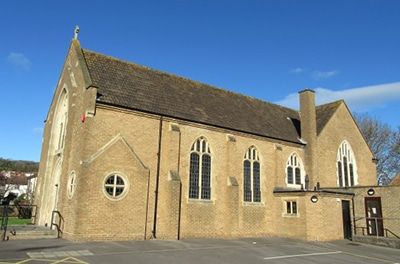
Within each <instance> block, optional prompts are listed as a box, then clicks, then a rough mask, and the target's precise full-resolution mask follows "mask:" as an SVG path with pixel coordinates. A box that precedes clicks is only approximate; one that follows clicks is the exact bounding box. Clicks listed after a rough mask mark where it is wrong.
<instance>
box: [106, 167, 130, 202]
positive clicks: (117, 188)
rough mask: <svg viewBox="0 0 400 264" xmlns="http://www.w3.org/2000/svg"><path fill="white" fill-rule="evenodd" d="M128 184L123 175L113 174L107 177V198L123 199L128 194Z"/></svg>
mask: <svg viewBox="0 0 400 264" xmlns="http://www.w3.org/2000/svg"><path fill="white" fill-rule="evenodd" d="M127 189H128V184H127V181H126V180H125V179H124V177H123V176H122V175H121V174H117V173H113V174H111V175H109V176H107V177H106V179H105V182H104V191H105V193H106V195H107V197H109V198H112V199H121V198H123V197H124V196H125V194H126V193H127Z"/></svg>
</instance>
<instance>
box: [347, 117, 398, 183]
mask: <svg viewBox="0 0 400 264" xmlns="http://www.w3.org/2000/svg"><path fill="white" fill-rule="evenodd" d="M353 116H354V118H355V120H356V122H357V124H358V126H359V128H360V130H361V133H362V134H363V136H364V138H365V140H366V141H367V144H368V145H369V147H370V148H371V151H372V152H373V154H374V156H375V158H376V159H377V160H378V161H377V164H376V170H377V177H378V184H379V185H386V184H389V183H390V181H391V180H392V179H393V177H395V176H396V175H397V174H398V173H399V172H400V127H398V129H397V131H396V130H395V129H393V128H392V127H391V126H390V125H389V124H387V123H383V122H382V121H381V120H380V119H378V118H374V117H371V116H370V115H369V114H368V113H365V114H354V115H353Z"/></svg>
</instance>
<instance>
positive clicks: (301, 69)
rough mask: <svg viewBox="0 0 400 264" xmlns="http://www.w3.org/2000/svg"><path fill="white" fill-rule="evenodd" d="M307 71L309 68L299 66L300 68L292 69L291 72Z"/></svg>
mask: <svg viewBox="0 0 400 264" xmlns="http://www.w3.org/2000/svg"><path fill="white" fill-rule="evenodd" d="M306 71H307V69H305V68H300V67H298V68H295V69H292V70H290V73H293V74H300V73H303V72H306Z"/></svg>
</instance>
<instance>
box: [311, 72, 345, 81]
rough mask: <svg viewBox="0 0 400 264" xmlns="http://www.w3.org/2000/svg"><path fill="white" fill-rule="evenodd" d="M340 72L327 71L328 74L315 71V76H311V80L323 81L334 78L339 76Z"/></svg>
mask: <svg viewBox="0 0 400 264" xmlns="http://www.w3.org/2000/svg"><path fill="white" fill-rule="evenodd" d="M338 74H339V71H336V70H333V71H326V72H322V71H314V72H313V74H312V75H311V78H312V79H314V80H316V81H317V80H321V79H327V78H330V77H332V76H335V75H338Z"/></svg>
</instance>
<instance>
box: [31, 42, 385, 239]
mask: <svg viewBox="0 0 400 264" xmlns="http://www.w3.org/2000/svg"><path fill="white" fill-rule="evenodd" d="M299 97H300V111H297V110H294V109H290V108H286V107H283V106H279V105H275V104H271V103H268V102H264V101H261V100H258V99H256V98H251V97H248V96H244V95H240V94H237V93H233V92H230V91H228V90H224V89H220V88H217V87H213V86H210V85H206V84H203V83H199V82H196V81H192V80H189V79H186V78H183V77H179V76H176V75H173V74H169V73H165V72H161V71H157V70H154V69H150V68H148V67H144V66H140V65H137V64H134V63H130V62H126V61H123V60H120V59H116V58H113V57H109V56H106V55H103V54H100V53H96V52H93V51H89V50H86V49H83V48H82V47H81V46H80V43H79V41H78V40H77V39H73V40H72V42H71V45H70V48H69V51H68V53H67V56H66V59H65V63H64V66H63V69H62V72H61V75H60V78H59V81H58V84H57V87H56V90H55V93H54V96H53V100H52V102H51V105H50V108H49V112H48V115H47V118H46V124H45V129H44V134H43V145H42V154H41V160H40V169H39V176H38V180H37V187H36V194H35V204H37V205H38V214H37V218H36V220H37V222H36V224H38V225H46V224H47V225H51V224H52V223H51V221H52V220H53V221H56V222H58V221H59V220H62V221H60V223H61V226H60V228H61V229H62V231H63V234H64V238H66V239H70V240H86V241H89V240H90V241H99V240H143V239H150V238H158V239H182V238H198V237H201V238H210V237H224V238H230V237H246V236H279V237H289V238H298V239H305V240H334V239H343V238H350V237H351V236H352V235H353V234H354V233H355V230H356V229H355V228H353V227H354V223H355V220H356V219H355V217H356V216H355V214H354V213H353V212H355V211H357V210H358V211H360V212H361V211H362V210H363V209H364V205H363V204H360V203H359V202H358V201H364V198H365V197H366V196H367V194H366V193H363V192H360V193H357V192H356V191H354V190H355V189H357V188H366V187H365V186H376V184H377V179H376V166H375V162H374V156H373V154H372V152H371V150H370V149H369V147H368V146H367V143H366V141H365V140H364V138H363V136H362V135H361V133H360V131H359V129H358V127H357V125H356V123H355V121H354V119H353V117H352V115H351V113H350V111H349V109H348V108H347V106H346V104H345V102H344V101H342V100H340V101H336V102H332V103H329V104H325V105H320V106H315V95H314V92H313V91H312V90H308V89H306V90H303V91H301V92H300V93H299ZM352 188H353V189H352ZM368 188H370V187H368ZM354 201H357V203H356V202H354ZM356 206H357V208H356ZM358 211H357V212H358Z"/></svg>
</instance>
